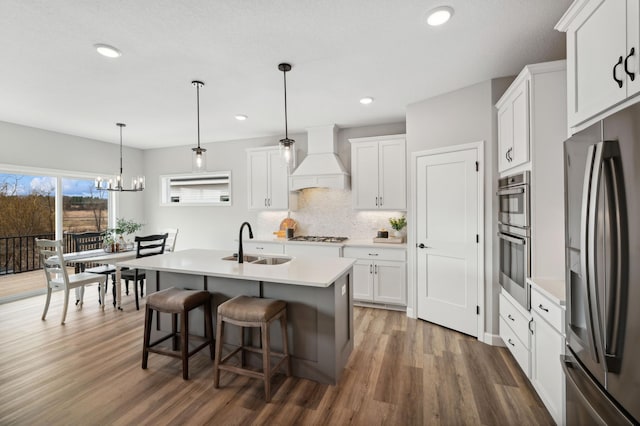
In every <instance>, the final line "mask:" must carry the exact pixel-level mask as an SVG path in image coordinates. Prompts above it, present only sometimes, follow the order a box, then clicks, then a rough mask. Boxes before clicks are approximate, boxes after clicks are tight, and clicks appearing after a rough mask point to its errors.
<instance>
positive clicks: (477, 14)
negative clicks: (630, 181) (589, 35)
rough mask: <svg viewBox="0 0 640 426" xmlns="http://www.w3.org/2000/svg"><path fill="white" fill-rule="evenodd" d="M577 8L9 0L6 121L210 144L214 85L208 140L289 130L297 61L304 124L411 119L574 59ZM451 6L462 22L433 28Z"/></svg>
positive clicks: (112, 138) (1, 85) (495, 0)
mask: <svg viewBox="0 0 640 426" xmlns="http://www.w3.org/2000/svg"><path fill="white" fill-rule="evenodd" d="M570 3H571V1H570V0H451V1H446V0H445V2H443V1H441V0H438V1H432V0H269V1H265V0H188V1H187V0H182V1H177V0H135V1H131V0H128V1H126V0H108V1H87V0H58V1H52V0H0V52H1V55H2V56H1V58H2V59H1V60H0V121H7V122H12V123H18V124H23V125H27V126H33V127H38V128H42V129H47V130H53V131H57V132H62V133H67V134H72V135H78V136H83V137H87V138H93V139H98V140H104V141H108V142H114V143H117V142H118V129H117V127H116V126H115V123H116V122H118V121H122V122H125V123H127V128H126V129H125V132H124V144H125V145H128V146H134V147H139V148H143V149H146V148H154V147H163V146H175V145H195V143H196V92H195V88H193V87H192V86H191V84H190V82H191V80H194V79H200V80H203V81H204V82H205V87H203V88H202V89H201V91H200V108H201V140H202V143H207V142H215V141H222V140H235V139H245V138H251V137H259V136H271V135H272V136H274V138H280V137H282V136H283V134H284V101H283V81H282V73H281V72H280V71H278V68H277V65H278V63H280V62H283V61H286V62H290V63H291V64H292V65H293V69H292V70H291V72H289V73H288V74H287V92H288V109H289V132H290V133H296V132H302V131H304V129H305V128H306V127H310V126H317V125H325V124H331V123H335V124H337V125H338V126H340V127H354V126H362V125H369V124H381V123H391V122H399V121H403V120H404V117H405V108H406V106H407V105H408V104H411V103H413V102H417V101H421V100H424V99H427V98H430V97H433V96H436V95H439V94H442V93H445V92H449V91H452V90H455V89H459V88H462V87H465V86H469V85H472V84H475V83H478V82H481V81H485V80H488V79H491V78H496V77H503V76H507V75H514V74H517V73H518V72H519V71H520V69H521V68H522V67H523V66H524V65H526V64H529V63H536V62H543V61H548V60H555V59H562V58H564V57H565V45H564V43H565V41H564V40H565V39H564V34H561V33H558V32H556V31H554V30H553V26H554V25H555V23H556V22H557V21H558V20H559V18H560V17H561V16H562V14H563V13H564V11H565V10H566V9H567V8H568V6H569V4H570ZM442 4H448V5H450V6H452V7H453V8H454V9H455V14H454V16H453V18H452V20H451V21H450V22H449V23H448V24H446V25H444V26H442V27H438V28H432V27H429V26H427V25H426V24H425V23H424V21H425V14H426V12H427V11H428V10H429V9H431V8H433V7H435V6H439V5H442ZM96 43H106V44H110V45H113V46H116V47H117V48H119V49H120V50H121V51H122V52H123V55H122V57H120V58H118V59H108V58H104V57H102V56H100V55H98V54H97V53H96V52H95V50H94V48H93V45H94V44H96ZM364 96H372V97H373V98H375V102H374V103H373V104H371V105H368V106H363V105H361V104H360V103H359V102H358V100H359V99H360V98H361V97H364ZM235 114H245V115H247V116H248V117H249V119H248V120H246V121H244V122H239V121H237V120H235V119H234V115H235Z"/></svg>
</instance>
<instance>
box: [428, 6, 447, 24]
mask: <svg viewBox="0 0 640 426" xmlns="http://www.w3.org/2000/svg"><path fill="white" fill-rule="evenodd" d="M452 16H453V8H452V7H449V6H440V7H436V8H435V9H431V10H430V11H429V12H427V24H429V25H431V26H432V27H437V26H439V25H442V24H444V23H445V22H447V21H448V20H449V19H451V17H452Z"/></svg>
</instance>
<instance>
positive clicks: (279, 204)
mask: <svg viewBox="0 0 640 426" xmlns="http://www.w3.org/2000/svg"><path fill="white" fill-rule="evenodd" d="M247 185H248V193H249V209H250V210H287V209H291V210H295V209H296V208H297V205H296V197H295V194H290V192H289V186H288V185H289V175H288V173H287V167H286V165H285V164H284V161H283V160H282V159H281V158H280V153H279V151H278V147H269V148H255V149H247Z"/></svg>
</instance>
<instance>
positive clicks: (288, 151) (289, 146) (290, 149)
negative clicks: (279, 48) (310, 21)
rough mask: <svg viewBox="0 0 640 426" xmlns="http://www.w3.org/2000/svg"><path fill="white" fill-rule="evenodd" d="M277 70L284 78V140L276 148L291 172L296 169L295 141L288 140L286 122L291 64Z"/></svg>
mask: <svg viewBox="0 0 640 426" xmlns="http://www.w3.org/2000/svg"><path fill="white" fill-rule="evenodd" d="M278 69H279V70H280V71H282V75H283V77H284V139H280V143H279V144H278V147H279V148H280V156H281V157H282V159H283V161H284V162H285V164H286V165H287V169H288V170H289V172H291V170H293V169H294V168H295V167H296V148H295V146H294V144H295V142H296V141H295V140H293V139H289V126H288V122H287V71H291V64H286V63H282V64H279V65H278Z"/></svg>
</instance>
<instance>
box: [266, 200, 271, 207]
mask: <svg viewBox="0 0 640 426" xmlns="http://www.w3.org/2000/svg"><path fill="white" fill-rule="evenodd" d="M267 200H269V207H271V198H267Z"/></svg>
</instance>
